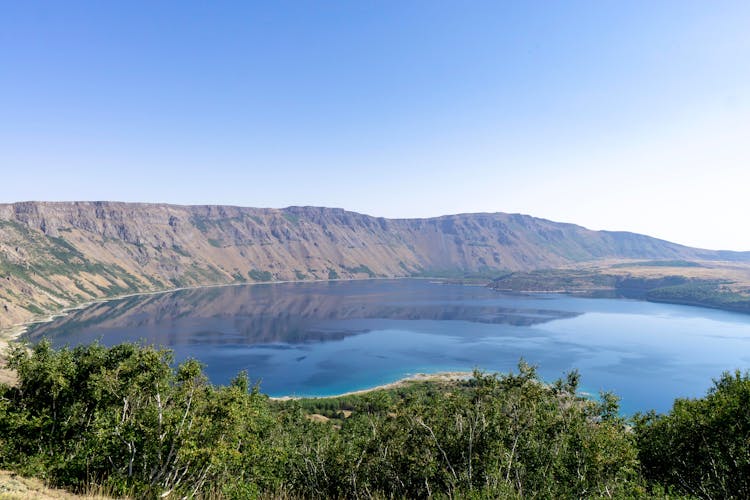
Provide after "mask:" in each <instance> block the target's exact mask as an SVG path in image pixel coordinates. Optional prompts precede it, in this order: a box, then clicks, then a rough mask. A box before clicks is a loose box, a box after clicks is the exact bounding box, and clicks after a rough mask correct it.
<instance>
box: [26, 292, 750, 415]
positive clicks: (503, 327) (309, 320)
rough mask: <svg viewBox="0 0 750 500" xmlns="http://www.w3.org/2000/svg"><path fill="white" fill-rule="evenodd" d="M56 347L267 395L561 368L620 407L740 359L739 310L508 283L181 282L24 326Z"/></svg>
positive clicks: (746, 328) (748, 356)
mask: <svg viewBox="0 0 750 500" xmlns="http://www.w3.org/2000/svg"><path fill="white" fill-rule="evenodd" d="M26 336H27V337H28V338H30V339H32V340H34V339H38V338H41V337H42V336H46V337H49V338H50V339H51V340H52V341H53V343H54V344H56V345H64V344H70V345H76V344H79V343H85V342H91V341H93V340H96V339H99V340H100V341H101V342H103V343H104V344H108V345H111V344H116V343H120V342H124V341H137V340H144V341H145V342H147V343H153V344H156V345H162V346H165V347H169V348H170V349H173V350H174V352H175V357H176V358H177V359H178V360H182V359H185V358H187V357H194V358H196V359H199V360H200V361H202V362H203V363H204V364H205V365H206V372H207V374H208V376H209V378H210V379H211V380H212V381H213V382H215V383H220V384H223V383H226V382H228V381H229V380H230V379H231V378H232V377H233V376H234V375H236V374H237V372H239V371H240V370H247V372H248V373H249V374H250V377H251V379H253V380H255V381H260V383H261V390H262V391H263V392H266V393H268V394H270V395H272V396H283V395H332V394H340V393H343V392H348V391H352V390H358V389H364V388H368V387H373V386H376V385H380V384H384V383H388V382H392V381H394V380H397V379H399V378H402V377H404V376H407V375H410V374H414V373H419V372H436V371H454V370H455V371H466V370H471V369H473V368H474V367H478V368H480V369H483V370H488V371H501V372H505V371H509V370H511V369H513V368H515V366H516V365H517V363H518V360H519V359H520V358H521V357H523V358H524V359H526V360H527V361H528V362H530V363H533V364H537V365H538V366H539V371H540V373H541V375H542V376H543V377H544V378H545V380H549V381H551V380H554V379H556V378H558V377H560V376H563V375H564V373H565V372H566V371H568V370H571V369H573V368H578V369H579V370H580V371H581V374H582V385H583V387H584V389H585V390H587V391H590V392H598V391H600V390H611V391H614V392H615V393H616V394H618V395H619V396H620V397H621V398H622V408H623V410H624V411H625V412H634V411H639V410H648V409H652V408H653V409H656V410H658V411H666V410H668V409H669V407H670V406H671V403H672V401H673V400H674V398H675V397H695V396H700V395H702V394H704V393H705V391H706V389H707V388H708V387H709V386H710V385H711V380H712V378H716V377H718V376H719V375H720V374H721V372H722V371H724V370H734V369H736V368H740V369H743V370H744V369H746V368H748V367H750V315H742V314H738V313H730V312H724V311H717V310H711V309H703V308H697V307H689V306H678V305H670V304H656V303H649V302H641V301H635V300H624V299H591V298H580V297H571V296H566V295H553V294H548V295H508V294H501V293H498V292H494V291H492V290H489V289H487V288H484V287H476V286H462V285H451V284H442V283H434V282H429V281H426V280H368V281H350V282H324V283H280V284H272V285H252V286H228V287H215V288H205V289H196V290H183V291H178V292H173V293H167V294H159V295H149V296H139V297H130V298H127V299H122V300H116V301H111V302H106V303H100V304H95V305H93V306H91V307H89V308H86V309H83V310H80V311H76V312H74V313H72V314H70V315H68V316H66V317H64V318H59V319H57V320H55V321H53V322H51V323H46V324H41V325H37V326H35V327H34V328H32V329H30V330H29V332H28V333H27V335H26Z"/></svg>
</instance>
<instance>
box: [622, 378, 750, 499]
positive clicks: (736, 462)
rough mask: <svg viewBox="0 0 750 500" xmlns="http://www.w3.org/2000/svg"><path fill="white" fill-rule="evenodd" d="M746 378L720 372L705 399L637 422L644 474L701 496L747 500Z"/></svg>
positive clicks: (749, 404)
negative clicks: (744, 499)
mask: <svg viewBox="0 0 750 500" xmlns="http://www.w3.org/2000/svg"><path fill="white" fill-rule="evenodd" d="M749 410H750V376H749V375H748V373H745V374H742V373H740V372H739V371H737V372H735V373H734V374H730V373H724V374H723V375H722V376H721V378H720V379H718V380H715V381H714V385H713V387H712V388H711V389H710V390H709V392H708V394H707V395H706V397H704V398H701V399H694V400H691V399H678V400H676V401H675V403H674V406H673V407H672V410H671V411H670V412H669V414H667V415H657V414H655V413H653V412H651V413H647V414H645V415H640V416H638V417H637V418H636V426H635V430H636V436H637V440H638V449H639V457H640V460H641V462H642V464H643V474H644V476H645V478H646V479H647V480H649V481H650V482H652V483H654V484H657V485H659V486H661V485H666V486H668V487H671V488H673V489H675V490H676V491H678V492H681V493H684V494H690V495H695V496H698V497H701V498H750V411H749Z"/></svg>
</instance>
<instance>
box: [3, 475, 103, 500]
mask: <svg viewBox="0 0 750 500" xmlns="http://www.w3.org/2000/svg"><path fill="white" fill-rule="evenodd" d="M27 498H35V499H41V500H52V499H55V500H80V499H106V498H109V497H106V496H103V495H101V494H97V493H92V494H87V495H75V494H73V493H69V492H67V491H65V490H58V489H54V488H48V487H47V486H45V485H44V483H42V482H41V481H40V480H38V479H29V478H25V477H21V476H18V475H16V474H14V473H12V472H8V471H0V499H2V500H11V499H13V500H15V499H18V500H21V499H27Z"/></svg>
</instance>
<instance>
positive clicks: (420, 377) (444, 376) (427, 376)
mask: <svg viewBox="0 0 750 500" xmlns="http://www.w3.org/2000/svg"><path fill="white" fill-rule="evenodd" d="M472 376H473V373H472V372H437V373H416V374H414V375H409V376H408V377H404V378H402V379H399V380H396V381H395V382H391V383H389V384H383V385H376V386H375V387H370V388H367V389H360V390H358V391H350V392H344V393H342V394H334V395H331V396H279V397H272V398H270V399H272V400H274V401H289V400H294V399H330V398H340V397H344V396H355V395H357V394H367V393H368V392H373V391H380V390H383V389H396V388H398V387H403V386H405V385H408V384H410V383H413V382H455V381H460V380H469V379H470V378H471V377H472Z"/></svg>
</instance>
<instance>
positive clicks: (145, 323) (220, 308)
mask: <svg viewBox="0 0 750 500" xmlns="http://www.w3.org/2000/svg"><path fill="white" fill-rule="evenodd" d="M374 283H376V284H375V285H374ZM456 288H459V290H457V289H456ZM498 297H499V294H497V293H495V292H492V291H489V290H486V289H484V288H479V287H471V288H469V287H456V286H455V285H446V286H435V285H434V283H428V282H423V281H401V280H398V281H395V280H393V281H378V282H371V281H368V282H334V283H301V284H284V285H253V286H228V287H214V288H203V289H194V290H181V291H178V292H174V293H167V294H158V295H147V296H137V297H130V298H126V299H122V300H116V301H111V302H104V303H99V304H95V305H93V306H91V307H88V308H86V309H82V310H79V311H75V312H73V313H71V314H70V315H68V316H66V317H64V318H60V319H58V320H56V321H54V322H52V323H47V324H41V325H38V326H36V327H34V328H33V329H31V330H30V331H29V332H28V334H27V338H29V339H31V340H36V339H39V338H42V337H45V336H46V337H51V338H53V339H54V343H55V344H58V345H59V344H65V343H70V344H78V343H81V342H88V341H90V340H93V339H95V338H98V337H99V336H102V335H106V337H105V338H103V341H104V342H105V343H112V342H114V341H122V340H139V339H145V340H147V341H148V342H150V343H155V344H161V345H175V344H182V343H185V342H190V343H193V344H195V343H200V344H207V345H222V344H237V343H241V344H245V345H256V344H304V343H311V342H320V341H332V340H340V339H343V338H346V337H348V336H351V335H357V334H360V333H366V332H368V331H369V329H368V328H362V327H361V326H360V327H357V326H356V322H354V323H353V324H352V325H350V326H347V325H345V324H341V322H342V321H344V320H366V319H382V320H414V321H424V320H431V321H468V322H472V323H486V324H498V325H501V324H503V325H513V326H532V325H537V324H540V323H545V322H548V321H551V320H555V319H561V318H571V317H574V316H577V315H578V314H579V313H577V312H571V311H559V310H554V309H544V308H539V307H536V306H535V305H534V303H532V302H529V301H525V300H524V298H523V297H517V298H515V299H514V300H515V301H514V302H511V303H510V304H508V303H500V302H498ZM526 302H529V303H528V304H527V303H526Z"/></svg>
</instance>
